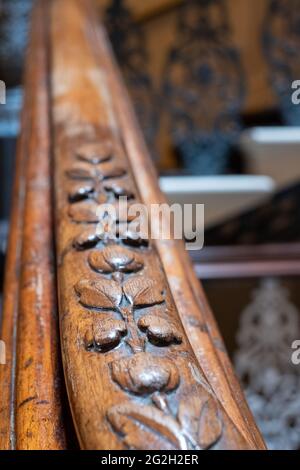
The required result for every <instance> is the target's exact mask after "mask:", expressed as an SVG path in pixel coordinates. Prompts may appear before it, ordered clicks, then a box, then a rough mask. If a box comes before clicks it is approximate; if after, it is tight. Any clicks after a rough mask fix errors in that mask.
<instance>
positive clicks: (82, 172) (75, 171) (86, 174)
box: [66, 163, 96, 180]
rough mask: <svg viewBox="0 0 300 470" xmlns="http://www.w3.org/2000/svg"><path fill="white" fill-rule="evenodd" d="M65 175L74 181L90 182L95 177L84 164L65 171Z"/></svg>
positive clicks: (93, 172) (92, 170) (92, 171)
mask: <svg viewBox="0 0 300 470" xmlns="http://www.w3.org/2000/svg"><path fill="white" fill-rule="evenodd" d="M66 175H67V176H68V177H69V178H71V179H74V180H91V179H93V178H94V177H95V176H96V173H95V171H94V169H93V168H91V167H90V166H89V165H87V164H84V163H81V164H80V163H78V164H77V165H74V166H73V167H72V168H69V169H68V170H67V171H66Z"/></svg>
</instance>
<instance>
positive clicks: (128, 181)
mask: <svg viewBox="0 0 300 470" xmlns="http://www.w3.org/2000/svg"><path fill="white" fill-rule="evenodd" d="M26 77H27V78H26V80H25V91H26V98H25V105H24V111H23V120H22V134H21V138H20V142H19V151H18V154H19V161H18V170H17V174H16V192H17V196H16V197H15V204H14V208H13V218H12V229H11V235H10V248H9V259H8V264H7V271H6V287H5V290H6V292H5V295H6V298H5V307H4V315H3V324H2V333H1V338H3V339H4V340H5V341H6V343H7V345H8V349H9V351H11V352H9V354H8V363H7V366H5V367H4V368H2V369H0V374H1V381H2V382H1V384H3V385H4V394H3V396H1V406H0V412H1V417H3V419H2V420H1V433H0V447H1V448H18V449H24V448H42V449H46V448H65V447H67V446H68V444H67V443H66V437H65V431H66V422H65V418H64V417H62V413H61V407H60V404H61V400H62V399H63V398H62V397H63V390H62V386H61V385H60V384H59V383H57V381H56V380H57V378H59V377H60V374H59V354H58V350H57V345H56V343H57V340H58V337H57V328H56V324H55V311H56V304H55V295H54V292H55V283H54V276H53V269H52V266H53V261H52V252H53V250H52V235H53V231H52V210H51V201H50V200H51V194H50V181H51V180H52V183H53V192H54V204H53V212H54V217H55V224H53V225H54V227H55V243H56V272H57V285H58V304H59V308H58V310H59V317H60V334H61V350H62V358H63V366H64V374H65V383H66V388H67V391H68V398H69V404H70V407H71V411H72V417H73V422H74V425H75V428H76V432H77V437H78V440H79V443H80V446H81V447H82V448H85V449H124V448H130V449H207V448H216V449H258V448H259V449H261V448H264V443H263V440H262V438H261V436H260V433H259V431H258V430H257V428H256V425H255V423H254V421H253V418H252V415H251V413H250V412H249V409H248V406H247V404H246V401H245V399H244V397H243V394H242V392H241V389H240V386H239V384H238V382H237V380H236V378H235V375H234V372H233V370H232V366H231V364H230V361H229V359H228V356H227V354H226V351H225V348H224V345H223V342H222V340H221V337H220V334H219V331H218V328H217V326H216V323H215V321H214V319H213V316H212V314H211V312H210V309H209V306H208V304H207V301H206V299H205V296H204V293H203V291H202V288H201V286H200V284H199V283H198V281H197V279H196V277H195V275H194V273H193V269H192V267H191V264H190V261H189V260H188V258H187V256H186V254H185V252H184V249H183V246H181V244H180V243H179V242H178V241H174V240H159V239H155V240H142V239H138V240H137V239H134V238H133V237H132V234H131V233H130V232H128V233H126V237H125V239H122V240H121V239H120V238H118V236H116V237H115V238H114V239H111V238H110V237H107V236H106V235H105V232H103V233H99V230H96V228H97V223H98V222H99V220H98V212H97V209H98V208H99V205H100V207H101V204H103V203H107V202H109V203H112V204H115V205H117V202H118V199H119V198H120V196H121V195H126V196H127V197H128V199H129V202H130V203H132V202H141V203H143V204H145V205H146V206H147V207H150V206H151V204H153V203H164V202H165V199H164V197H163V196H162V194H161V193H160V191H159V188H158V182H157V177H156V175H155V172H154V169H153V166H152V163H151V161H150V158H149V156H148V153H147V150H146V148H145V144H144V141H143V138H142V136H141V133H140V130H139V127H138V125H137V123H136V119H135V116H134V113H133V110H132V107H131V104H130V101H129V98H128V95H127V92H126V90H125V87H124V85H123V83H122V79H121V77H120V74H119V71H118V69H117V66H116V64H115V62H114V59H113V55H112V51H111V49H110V46H109V43H108V40H107V38H106V34H105V31H104V30H103V28H102V26H101V25H99V23H98V21H97V17H96V15H95V11H94V10H93V5H92V3H91V2H89V1H87V0H52V1H50V2H48V1H43V0H41V1H39V2H37V6H36V9H35V13H34V16H33V23H32V33H31V43H30V46H29V52H28V59H27V74H26ZM50 149H52V151H50ZM52 155H53V161H52V160H51V158H52ZM52 167H53V168H54V171H53V175H51V173H52V172H51V171H50V168H52ZM24 194H25V198H24ZM122 222H125V221H124V220H123V219H122V217H121V215H119V222H118V227H119V231H121V228H122ZM151 224H152V233H154V234H155V233H157V232H158V229H159V228H158V226H156V225H158V221H155V220H151ZM19 246H21V253H20V254H18V253H19ZM16 325H17V326H16ZM1 387H2V385H1Z"/></svg>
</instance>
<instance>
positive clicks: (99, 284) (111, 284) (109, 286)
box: [75, 279, 122, 309]
mask: <svg viewBox="0 0 300 470" xmlns="http://www.w3.org/2000/svg"><path fill="white" fill-rule="evenodd" d="M75 290H76V292H77V294H78V295H79V296H80V302H81V303H82V304H83V305H85V306H86V307H96V308H113V309H114V308H116V307H117V306H118V305H119V304H120V303H121V300H122V290H121V287H120V286H119V284H118V283H117V282H115V281H113V280H110V279H101V281H89V280H85V279H84V280H81V281H79V282H78V283H77V284H76V286H75Z"/></svg>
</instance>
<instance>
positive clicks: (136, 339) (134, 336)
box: [119, 305, 145, 354]
mask: <svg viewBox="0 0 300 470" xmlns="http://www.w3.org/2000/svg"><path fill="white" fill-rule="evenodd" d="M119 311H120V313H121V315H122V317H123V319H124V321H125V323H126V327H127V331H128V333H129V338H128V339H126V343H127V344H128V346H130V348H131V349H132V352H133V353H134V354H136V353H139V352H142V351H144V350H145V341H144V340H143V339H142V338H141V337H140V336H139V334H138V331H137V327H136V323H135V321H134V317H133V306H132V305H131V306H129V307H122V308H120V309H119Z"/></svg>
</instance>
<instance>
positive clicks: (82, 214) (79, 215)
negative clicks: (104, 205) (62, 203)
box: [68, 200, 99, 223]
mask: <svg viewBox="0 0 300 470" xmlns="http://www.w3.org/2000/svg"><path fill="white" fill-rule="evenodd" d="M98 207H99V205H98V204H97V203H96V202H95V201H92V200H89V201H81V202H77V203H76V204H72V205H71V206H70V207H69V211H68V213H69V216H70V217H71V218H72V220H74V222H87V223H96V222H99V216H98V215H97V210H98Z"/></svg>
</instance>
